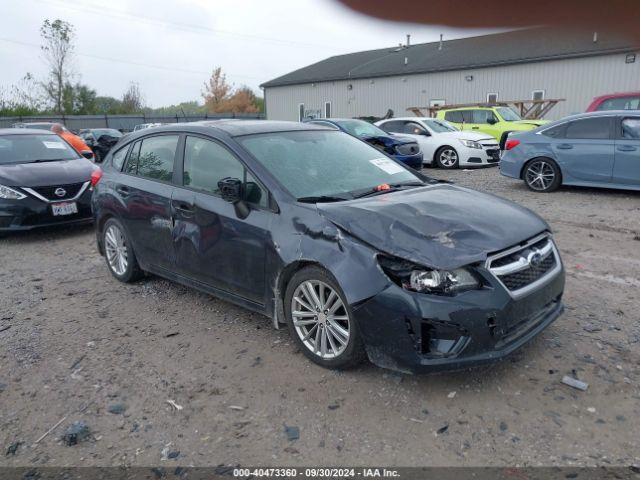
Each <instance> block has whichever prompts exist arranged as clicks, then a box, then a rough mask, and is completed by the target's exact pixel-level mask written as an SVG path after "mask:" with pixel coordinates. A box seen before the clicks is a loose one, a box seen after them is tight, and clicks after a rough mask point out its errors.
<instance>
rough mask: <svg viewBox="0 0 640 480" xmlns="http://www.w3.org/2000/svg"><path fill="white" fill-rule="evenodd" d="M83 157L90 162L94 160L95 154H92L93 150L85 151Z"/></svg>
mask: <svg viewBox="0 0 640 480" xmlns="http://www.w3.org/2000/svg"><path fill="white" fill-rule="evenodd" d="M82 156H83V157H84V158H87V159H89V160H93V152H92V151H91V150H84V151H83V152H82Z"/></svg>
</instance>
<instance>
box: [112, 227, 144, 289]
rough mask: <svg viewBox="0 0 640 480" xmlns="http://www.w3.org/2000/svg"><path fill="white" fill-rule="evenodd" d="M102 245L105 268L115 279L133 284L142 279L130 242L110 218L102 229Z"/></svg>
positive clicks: (121, 229)
mask: <svg viewBox="0 0 640 480" xmlns="http://www.w3.org/2000/svg"><path fill="white" fill-rule="evenodd" d="M102 242H103V243H102V244H103V245H104V258H105V260H106V261H107V267H108V268H109V271H110V272H111V275H113V276H114V277H115V278H116V279H118V280H120V281H121V282H123V283H130V282H134V281H136V280H138V279H140V278H141V277H142V270H141V269H140V266H139V265H138V261H137V259H136V255H135V253H134V252H133V248H132V246H131V240H130V239H129V236H128V235H127V233H126V231H125V229H124V227H123V226H122V224H121V223H120V222H119V221H118V220H116V219H115V218H110V219H109V220H107V222H106V223H105V224H104V228H103V229H102Z"/></svg>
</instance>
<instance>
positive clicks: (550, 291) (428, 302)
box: [353, 269, 564, 373]
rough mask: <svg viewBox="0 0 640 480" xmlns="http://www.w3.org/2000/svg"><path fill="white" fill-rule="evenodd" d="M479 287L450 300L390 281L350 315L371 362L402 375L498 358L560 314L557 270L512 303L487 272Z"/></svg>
mask: <svg viewBox="0 0 640 480" xmlns="http://www.w3.org/2000/svg"><path fill="white" fill-rule="evenodd" d="M480 273H481V275H482V276H483V277H484V278H485V280H486V281H487V283H486V286H485V287H484V288H482V289H481V290H474V291H468V292H464V293H461V294H458V295H455V296H452V297H447V296H439V295H429V294H421V293H415V292H409V291H406V290H404V289H402V288H401V287H399V286H397V285H396V284H393V283H392V284H390V285H389V286H388V287H387V288H386V289H384V290H383V291H382V292H380V293H379V294H377V295H375V296H374V297H372V298H369V299H368V300H366V301H364V302H362V303H361V304H359V305H357V306H354V307H353V309H354V310H353V311H354V315H355V318H356V321H357V322H358V326H359V328H360V331H361V333H362V336H363V339H364V342H365V346H366V350H367V354H368V356H369V359H370V360H371V362H372V363H374V364H376V365H378V366H380V367H385V368H390V369H393V370H398V371H402V372H406V373H421V372H433V371H439V370H456V369H463V368H468V367H472V366H477V365H480V364H483V363H487V362H491V361H495V360H498V359H501V358H503V357H505V356H507V355H509V354H510V353H512V352H513V351H515V350H517V349H518V348H520V347H522V346H523V345H524V344H526V343H527V342H529V341H530V340H531V339H533V338H534V337H535V336H536V335H538V334H539V333H540V332H542V331H543V330H544V329H545V328H546V327H548V326H549V325H550V324H551V323H552V322H553V321H554V320H555V319H556V318H558V317H559V316H560V315H561V314H562V312H563V310H564V307H563V304H562V293H563V290H564V270H562V269H561V270H560V271H559V272H558V273H557V274H555V275H554V276H553V278H551V279H550V280H548V281H547V282H546V283H545V284H544V285H542V286H540V287H539V288H537V289H536V290H535V291H532V292H530V293H528V294H527V295H526V296H523V297H518V298H514V297H513V296H512V295H511V294H510V293H509V291H508V290H507V289H506V288H505V287H504V286H503V285H501V284H500V283H499V282H498V281H497V280H496V279H495V278H494V277H492V275H491V274H490V273H489V272H488V271H487V270H484V269H480Z"/></svg>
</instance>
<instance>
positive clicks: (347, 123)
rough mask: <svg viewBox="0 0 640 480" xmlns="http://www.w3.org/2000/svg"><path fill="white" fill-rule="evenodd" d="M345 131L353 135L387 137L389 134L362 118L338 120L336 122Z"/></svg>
mask: <svg viewBox="0 0 640 480" xmlns="http://www.w3.org/2000/svg"><path fill="white" fill-rule="evenodd" d="M336 123H337V124H338V125H340V126H341V127H342V128H344V129H345V130H346V131H347V133H350V134H351V135H353V136H354V137H363V136H364V137H380V136H382V137H388V136H389V134H388V133H387V132H385V131H384V130H382V129H381V128H379V127H376V126H375V125H372V124H370V123H369V122H365V121H364V120H339V121H337V122H336Z"/></svg>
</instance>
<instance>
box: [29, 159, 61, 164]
mask: <svg viewBox="0 0 640 480" xmlns="http://www.w3.org/2000/svg"><path fill="white" fill-rule="evenodd" d="M63 160H70V159H69V158H39V159H38V160H31V161H30V162H28V163H44V162H61V161H63Z"/></svg>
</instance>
